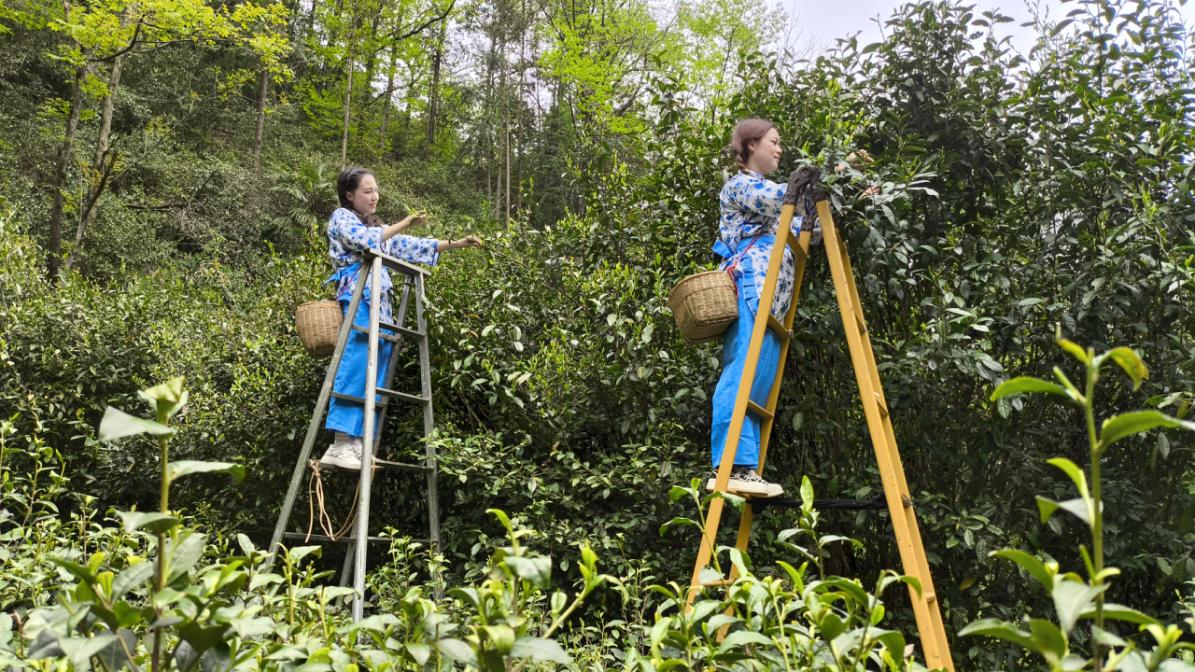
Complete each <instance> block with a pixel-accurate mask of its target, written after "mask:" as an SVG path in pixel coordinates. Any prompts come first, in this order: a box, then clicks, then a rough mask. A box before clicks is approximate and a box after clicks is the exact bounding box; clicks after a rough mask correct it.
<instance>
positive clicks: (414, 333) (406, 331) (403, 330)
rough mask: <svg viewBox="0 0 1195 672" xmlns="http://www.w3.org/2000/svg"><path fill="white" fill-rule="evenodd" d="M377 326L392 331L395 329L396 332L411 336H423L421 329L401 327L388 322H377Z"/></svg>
mask: <svg viewBox="0 0 1195 672" xmlns="http://www.w3.org/2000/svg"><path fill="white" fill-rule="evenodd" d="M378 326H380V327H381V328H383V329H390V330H393V331H397V332H398V333H400V334H402V335H403V336H410V337H411V338H423V332H422V331H418V330H415V329H408V328H407V327H401V326H399V325H397V324H391V323H390V322H378Z"/></svg>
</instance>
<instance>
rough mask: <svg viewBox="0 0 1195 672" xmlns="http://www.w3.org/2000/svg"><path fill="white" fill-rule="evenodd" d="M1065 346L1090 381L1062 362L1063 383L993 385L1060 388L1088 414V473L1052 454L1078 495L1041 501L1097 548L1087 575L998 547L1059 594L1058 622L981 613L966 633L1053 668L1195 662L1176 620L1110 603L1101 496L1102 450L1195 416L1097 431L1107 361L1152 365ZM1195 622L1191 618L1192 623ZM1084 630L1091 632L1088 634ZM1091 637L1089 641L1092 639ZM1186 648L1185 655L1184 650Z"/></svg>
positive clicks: (1142, 373) (1140, 417)
mask: <svg viewBox="0 0 1195 672" xmlns="http://www.w3.org/2000/svg"><path fill="white" fill-rule="evenodd" d="M1056 340H1057V342H1058V345H1059V347H1061V348H1062V349H1063V350H1064V351H1066V352H1067V353H1068V354H1070V355H1071V356H1073V357H1074V358H1075V359H1077V360H1078V361H1079V362H1080V363H1081V364H1082V365H1083V367H1084V371H1083V373H1084V387H1083V389H1082V390H1080V389H1078V388H1077V387H1076V386H1075V385H1074V384H1072V383H1071V382H1070V380H1069V379H1068V378H1067V377H1066V375H1065V374H1064V373H1063V372H1062V370H1061V369H1059V368H1058V367H1055V368H1054V375H1055V377H1056V378H1058V380H1059V381H1060V382H1061V383H1062V386H1058V385H1055V384H1053V383H1049V382H1047V381H1044V380H1040V379H1037V378H1032V377H1028V376H1025V377H1021V378H1016V379H1013V380H1009V381H1007V382H1005V383H1002V384H1001V385H1000V386H998V387H997V388H996V390H995V391H994V392H992V399H993V400H996V399H1001V398H1004V397H1007V396H1010V395H1018V394H1025V393H1030V394H1052V395H1057V396H1061V397H1066V398H1069V399H1070V401H1071V403H1072V404H1073V405H1074V406H1076V407H1077V408H1078V409H1079V410H1080V411H1081V412H1082V413H1083V415H1084V420H1085V424H1086V425H1087V432H1088V449H1089V454H1090V458H1091V463H1090V467H1089V473H1090V485H1089V479H1088V475H1087V474H1085V473H1084V472H1083V471H1082V470H1081V469H1080V468H1079V467H1078V466H1077V465H1076V464H1075V463H1074V462H1071V461H1070V460H1068V459H1066V458H1062V457H1057V458H1053V459H1051V460H1049V462H1050V464H1052V465H1054V466H1056V467H1058V468H1059V469H1060V470H1061V471H1062V472H1063V473H1065V474H1066V475H1067V477H1068V478H1070V480H1071V482H1072V483H1074V485H1075V489H1076V491H1077V492H1078V495H1079V496H1078V498H1076V499H1070V500H1067V501H1064V502H1056V501H1054V500H1052V499H1048V498H1044V497H1038V498H1037V506H1038V509H1039V510H1040V511H1041V519H1042V522H1043V523H1045V522H1047V521H1049V520H1050V518H1051V517H1052V516H1053V514H1054V513H1055V512H1056V511H1059V510H1062V511H1066V512H1068V513H1070V514H1072V515H1074V516H1075V517H1076V518H1078V519H1079V520H1081V521H1082V522H1083V524H1084V525H1085V526H1086V527H1087V529H1088V531H1089V532H1090V534H1091V549H1090V551H1089V550H1088V548H1087V546H1086V545H1082V546H1080V547H1079V552H1080V554H1081V556H1082V558H1083V564H1084V567H1085V568H1086V570H1087V577H1086V578H1083V577H1081V576H1079V575H1078V574H1076V573H1074V572H1062V571H1060V569H1059V564H1058V563H1057V562H1055V561H1052V560H1051V561H1046V562H1043V561H1042V560H1039V559H1038V558H1036V557H1034V556H1033V555H1030V554H1029V553H1026V552H1024V551H1020V550H1014V549H1005V550H1002V551H997V552H995V553H993V555H995V556H997V557H1001V558H1004V559H1006V560H1011V561H1012V562H1014V563H1016V564H1017V565H1018V566H1020V568H1021V569H1023V570H1024V571H1025V572H1026V573H1028V574H1029V576H1031V577H1032V578H1033V579H1035V580H1036V581H1037V582H1038V583H1039V584H1040V585H1041V588H1042V589H1043V590H1044V591H1045V592H1046V594H1048V595H1049V596H1050V598H1051V600H1052V601H1053V606H1054V612H1055V615H1056V617H1057V623H1055V622H1053V621H1049V620H1045V619H1040V618H1030V617H1029V616H1025V617H1024V619H1023V621H1024V623H1025V624H1026V625H1028V627H1029V629H1028V630H1024V629H1022V628H1019V627H1017V624H1014V623H1010V622H1007V621H1003V620H1001V619H997V618H988V619H982V620H979V621H975V622H974V623H971V624H970V625H968V626H967V627H966V628H964V629H963V630H961V631H960V632H959V635H961V636H966V635H982V636H988V637H995V638H997V639H1002V640H1005V641H1009V642H1012V643H1013V644H1016V645H1017V646H1020V647H1022V648H1024V649H1026V650H1027V651H1032V652H1034V653H1036V654H1038V655H1039V656H1041V657H1042V659H1043V660H1044V661H1045V663H1046V666H1047V667H1048V669H1050V670H1053V671H1058V670H1081V669H1087V668H1088V667H1089V666H1092V667H1093V669H1095V670H1101V669H1108V670H1113V669H1126V670H1159V669H1161V670H1188V671H1189V670H1195V664H1192V659H1193V658H1195V655H1192V652H1195V645H1193V644H1191V643H1190V642H1184V641H1182V640H1183V639H1184V636H1186V637H1189V636H1190V634H1191V633H1195V630H1192V631H1191V633H1184V632H1183V631H1182V629H1181V628H1179V627H1178V626H1175V625H1165V624H1163V623H1160V622H1159V621H1158V620H1156V619H1154V618H1153V617H1151V616H1148V615H1146V614H1144V613H1142V612H1140V611H1137V610H1136V609H1132V608H1130V607H1126V606H1122V605H1119V604H1113V603H1106V602H1105V594H1106V593H1107V592H1108V590H1109V589H1110V587H1111V583H1112V581H1111V580H1112V578H1113V577H1115V576H1117V575H1119V574H1120V570H1119V569H1116V568H1114V567H1105V566H1104V522H1103V521H1104V499H1103V497H1102V496H1101V491H1102V490H1101V489H1102V480H1101V475H1100V467H1101V458H1102V457H1103V456H1104V454H1105V453H1106V452H1107V450H1108V449H1109V448H1110V447H1111V446H1112V444H1113V443H1115V442H1117V441H1120V440H1121V439H1124V438H1127V437H1130V436H1132V435H1135V434H1140V433H1143V432H1147V431H1149V430H1151V429H1154V428H1157V427H1170V428H1179V429H1186V430H1189V431H1193V432H1195V423H1192V422H1187V421H1184V420H1180V419H1178V418H1173V417H1171V416H1168V415H1165V414H1163V413H1160V412H1158V411H1152V410H1151V411H1133V412H1129V413H1121V414H1119V415H1114V416H1111V417H1108V418H1106V419H1104V422H1103V425H1102V428H1101V429H1100V430H1099V431H1098V432H1097V431H1096V428H1095V427H1096V425H1095V389H1096V383H1097V382H1098V381H1099V378H1100V372H1101V367H1103V365H1104V364H1106V363H1108V362H1115V363H1116V365H1117V366H1119V367H1120V368H1121V369H1122V370H1123V371H1124V373H1125V374H1126V375H1127V376H1128V377H1129V379H1130V380H1131V381H1132V383H1133V389H1137V388H1138V387H1139V386H1140V385H1141V381H1142V380H1144V379H1145V378H1147V377H1148V375H1149V372H1148V370H1147V369H1146V367H1145V363H1144V362H1143V361H1142V360H1141V358H1140V357H1139V356H1138V355H1137V353H1136V352H1134V351H1133V350H1132V349H1131V348H1127V347H1118V348H1113V349H1111V350H1108V351H1107V352H1104V353H1101V354H1099V355H1096V354H1095V351H1094V350H1092V349H1091V348H1087V349H1084V348H1082V347H1081V346H1079V345H1077V344H1076V343H1074V342H1073V341H1069V340H1067V339H1065V338H1062V336H1061V334H1060V335H1059V336H1058V337H1057V339H1056ZM1081 621H1090V623H1091V625H1090V630H1089V631H1087V632H1084V631H1079V630H1076V626H1077V625H1078V624H1079V623H1080V622H1081ZM1108 621H1120V622H1124V623H1130V624H1134V625H1137V626H1138V629H1139V631H1140V632H1142V633H1145V634H1148V635H1149V637H1150V638H1151V639H1152V641H1148V640H1145V641H1140V640H1135V639H1131V638H1128V637H1126V636H1122V633H1117V632H1116V631H1115V629H1114V628H1113V627H1112V626H1111V624H1110V623H1108ZM1188 625H1190V623H1188ZM1084 635H1086V637H1085V638H1084ZM1076 639H1077V640H1078V643H1083V644H1086V645H1087V648H1088V651H1087V652H1086V654H1084V652H1083V651H1082V650H1077V647H1076V646H1075V644H1076V643H1077V642H1076ZM1084 640H1085V641H1084ZM1180 656H1181V658H1180Z"/></svg>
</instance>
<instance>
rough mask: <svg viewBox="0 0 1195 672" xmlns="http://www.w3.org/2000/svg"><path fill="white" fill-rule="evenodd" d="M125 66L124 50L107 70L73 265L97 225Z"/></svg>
mask: <svg viewBox="0 0 1195 672" xmlns="http://www.w3.org/2000/svg"><path fill="white" fill-rule="evenodd" d="M123 67H124V54H121V55H119V56H117V57H116V58H114V59H112V71H111V72H110V73H109V74H108V93H107V95H105V96H104V101H103V103H102V107H101V109H100V133H99V136H97V137H96V141H95V158H93V159H92V161H91V172H90V174H89V175H88V180H87V198H86V200H84V201H83V202H84V203H86V204H87V210H86V212H84V213H83V216H82V217H80V218H79V226H78V227H77V228H76V229H75V244H74V247H73V248H72V249H71V253H70V254H69V255H67V259H66V264H67V266H70V265H71V263H72V261H73V259H74V257H75V255H77V254H78V253H79V246H80V245H82V244H83V236H84V234H85V233H86V231H87V230H89V229H91V228H92V227H94V226H95V220H96V218H97V217H99V210H100V203H99V200H100V193H99V192H100V190H101V189H103V182H102V180H103V178H104V175H105V172H106V171H105V170H104V160H105V159H106V158H107V155H108V145H109V143H110V140H111V137H112V111H113V109H114V108H115V106H116V93H117V91H119V90H120V74H121V70H122V69H123Z"/></svg>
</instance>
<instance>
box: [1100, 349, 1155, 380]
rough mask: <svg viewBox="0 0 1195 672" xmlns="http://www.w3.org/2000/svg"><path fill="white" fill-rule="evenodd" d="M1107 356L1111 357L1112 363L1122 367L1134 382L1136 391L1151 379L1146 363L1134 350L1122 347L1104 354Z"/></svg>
mask: <svg viewBox="0 0 1195 672" xmlns="http://www.w3.org/2000/svg"><path fill="white" fill-rule="evenodd" d="M1104 354H1105V356H1107V357H1111V358H1112V361H1114V362H1116V363H1117V364H1119V365H1120V368H1122V369H1124V372H1125V373H1126V374H1127V375H1128V377H1129V379H1130V380H1132V381H1133V389H1134V390H1136V389H1138V388H1140V387H1141V381H1142V380H1145V379H1146V378H1148V377H1149V369H1147V368H1145V362H1144V361H1142V360H1141V356H1140V355H1138V354H1137V351H1135V350H1133V349H1132V348H1126V347H1124V346H1121V347H1119V348H1113V349H1111V350H1109V351H1108V352H1106V353H1104Z"/></svg>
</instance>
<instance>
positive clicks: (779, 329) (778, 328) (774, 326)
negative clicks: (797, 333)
mask: <svg viewBox="0 0 1195 672" xmlns="http://www.w3.org/2000/svg"><path fill="white" fill-rule="evenodd" d="M768 328H769V329H771V330H772V331H773V332H775V333H776V336H778V337H779V338H780V340H782V341H787V340H788V339H790V338H792V335H793V333H792V332H791V331H789V330H788V329H785V328H784V323H783V322H781V321H780V320H777V319H776V316H775V315H773V314H772V313H771V312H768Z"/></svg>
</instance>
